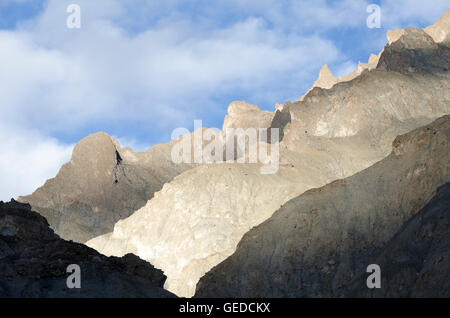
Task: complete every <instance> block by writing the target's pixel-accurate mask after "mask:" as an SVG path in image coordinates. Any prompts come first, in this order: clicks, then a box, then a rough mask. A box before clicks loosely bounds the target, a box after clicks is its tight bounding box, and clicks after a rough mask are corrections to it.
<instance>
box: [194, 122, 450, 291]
mask: <svg viewBox="0 0 450 318" xmlns="http://www.w3.org/2000/svg"><path fill="white" fill-rule="evenodd" d="M449 155H450V116H448V115H447V116H444V117H442V118H439V119H438V120H436V121H435V122H433V123H431V124H430V125H428V126H424V127H421V128H419V129H416V130H414V131H412V132H409V133H407V134H405V135H401V136H399V137H397V138H396V139H395V141H394V142H393V144H392V152H391V154H390V155H389V156H388V157H386V158H385V159H383V160H382V161H380V162H378V163H376V164H375V165H373V166H371V167H369V168H368V169H365V170H363V171H361V172H359V173H357V174H355V175H353V176H351V177H349V178H346V179H342V180H338V181H335V182H333V183H330V184H328V185H326V186H324V187H321V188H318V189H312V190H309V191H307V192H305V193H304V194H302V195H300V196H298V197H296V198H294V199H292V200H290V201H289V202H287V203H286V204H284V205H283V207H281V208H280V209H279V210H278V211H277V212H275V213H274V215H273V216H272V217H271V218H269V219H268V220H267V221H265V222H264V223H262V224H261V225H259V226H258V227H256V228H254V229H252V230H250V231H249V232H248V233H247V234H246V235H245V236H244V238H243V239H242V240H241V242H240V243H239V246H238V248H237V251H236V252H235V253H234V254H233V255H232V256H231V257H229V258H228V259H227V260H225V261H224V262H222V263H221V264H219V265H218V266H216V267H215V268H214V269H212V270H211V271H210V272H209V273H208V274H206V275H205V276H204V277H203V278H202V279H201V280H200V282H199V284H198V286H197V292H196V296H197V297H346V296H353V297H355V296H357V297H371V296H375V297H448V296H449V290H450V289H449V287H450V280H449V273H450V269H449V267H448V261H449V259H448V256H449V249H448V247H449V244H450V236H449V227H448V219H449V218H450V210H449V206H448V201H449V196H448V193H449V186H448V182H450V159H449V158H450V156H449ZM445 184H447V185H445ZM443 185H444V187H443V188H441V189H439V187H441V186H443ZM436 193H437V194H436ZM433 197H434V198H433ZM430 200H431V201H430ZM428 202H430V203H429V204H428V205H427V203H428ZM369 264H379V265H380V266H381V270H382V275H383V276H382V277H383V279H382V288H381V289H379V290H370V289H369V288H367V285H366V278H367V273H366V268H367V266H368V265H369Z"/></svg>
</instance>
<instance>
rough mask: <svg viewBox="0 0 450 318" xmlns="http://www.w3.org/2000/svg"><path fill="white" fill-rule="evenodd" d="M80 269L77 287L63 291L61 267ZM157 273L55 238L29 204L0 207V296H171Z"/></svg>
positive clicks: (146, 266)
mask: <svg viewBox="0 0 450 318" xmlns="http://www.w3.org/2000/svg"><path fill="white" fill-rule="evenodd" d="M71 264H77V265H79V266H80V270H81V272H80V273H81V275H80V278H81V280H80V281H81V286H80V287H81V288H79V289H77V288H75V289H69V288H68V287H67V284H66V281H67V278H68V276H69V275H70V273H67V267H68V266H69V265H71ZM165 280H166V277H165V276H164V275H163V273H162V272H161V271H160V270H157V269H155V268H154V267H153V266H152V265H151V264H149V263H147V262H144V261H143V260H141V259H139V258H138V257H137V256H135V255H132V254H129V255H126V256H124V257H122V258H117V257H106V256H104V255H101V254H99V253H98V252H96V251H95V250H93V249H91V248H89V247H87V246H84V245H82V244H78V243H73V242H68V241H65V240H62V239H60V238H59V237H58V236H57V235H56V234H55V233H54V232H53V230H51V229H50V228H49V225H48V223H47V221H46V220H45V218H43V217H42V216H41V215H39V214H37V213H35V212H33V211H31V208H30V206H29V205H25V204H21V203H17V202H14V201H13V202H10V203H3V202H0V297H2V298H5V297H7V298H9V297H13V298H17V297H21V298H22V297H25V298H54V297H64V298H67V297H120V298H123V297H158V298H159V297H174V295H172V294H171V293H169V292H167V291H165V290H164V289H163V288H162V287H163V284H164V281H165Z"/></svg>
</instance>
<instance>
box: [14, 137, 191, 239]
mask: <svg viewBox="0 0 450 318" xmlns="http://www.w3.org/2000/svg"><path fill="white" fill-rule="evenodd" d="M174 142H175V141H173V142H171V143H168V144H165V145H156V146H154V147H152V148H151V149H150V150H148V151H147V152H144V153H136V152H134V151H132V150H131V149H130V148H121V147H120V144H119V143H118V142H117V141H116V140H115V139H114V138H112V137H110V136H109V135H107V134H106V133H103V132H100V133H96V134H93V135H90V136H88V137H86V138H84V139H83V140H81V141H80V142H79V143H78V144H77V145H76V146H75V148H74V150H73V154H72V158H71V160H70V162H68V163H67V164H65V165H64V166H63V167H62V168H61V170H60V171H59V173H58V175H57V176H56V177H55V178H53V179H50V180H48V181H47V182H46V183H45V185H44V186H42V187H41V188H39V189H37V190H36V191H35V192H34V193H33V194H32V195H30V196H24V197H20V198H19V199H18V200H19V201H20V202H23V203H29V204H30V205H31V206H32V207H33V210H35V211H37V212H39V213H40V214H41V215H43V216H45V217H46V218H47V220H48V222H49V223H50V226H51V227H52V229H54V230H55V232H56V233H57V234H58V235H60V236H61V237H63V238H64V239H67V240H73V241H76V242H86V241H87V240H89V239H91V238H93V237H96V236H99V235H102V234H105V233H108V232H111V231H112V230H113V227H114V224H115V223H116V222H117V221H119V220H121V219H123V218H126V217H128V216H130V215H131V214H132V213H133V212H134V211H136V210H138V209H139V208H141V207H142V206H144V205H145V204H146V203H147V201H148V200H150V199H151V198H152V197H153V194H154V193H155V192H156V191H159V190H160V189H161V188H162V186H163V184H164V183H166V182H168V181H170V180H172V179H173V178H174V177H175V176H176V175H178V174H180V173H181V172H183V171H185V170H187V169H190V168H192V167H193V166H194V165H192V164H179V165H176V164H174V163H173V162H172V160H171V149H172V145H173V143H174Z"/></svg>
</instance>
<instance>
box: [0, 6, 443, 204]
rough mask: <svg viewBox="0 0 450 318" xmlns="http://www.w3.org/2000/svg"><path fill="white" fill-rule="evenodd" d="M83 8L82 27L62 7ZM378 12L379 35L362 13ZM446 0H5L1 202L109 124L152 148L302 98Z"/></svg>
mask: <svg viewBox="0 0 450 318" xmlns="http://www.w3.org/2000/svg"><path fill="white" fill-rule="evenodd" d="M71 3H76V4H79V5H80V7H81V23H82V26H81V29H68V28H67V27H66V19H67V16H68V14H67V13H66V8H67V6H68V5H69V4H71ZM371 3H375V4H378V5H380V7H381V10H382V11H381V28H379V29H369V28H368V27H367V26H366V19H367V17H368V15H369V13H367V12H366V8H367V6H368V5H369V4H371ZM448 9H450V3H449V1H447V0H445V1H441V0H435V1H433V3H432V4H430V1H418V0H396V1H394V0H392V1H362V0H361V1H360V0H357V1H356V0H343V1H325V0H314V1H298V0H286V1H283V0H247V1H245V0H216V1H214V0H191V1H189V0H165V1H150V0H149V1H145V0H134V1H130V0H96V1H92V0H70V1H66V0H0V85H1V86H0V87H1V89H0V105H1V107H0V118H1V119H0V142H1V143H2V146H3V149H4V151H3V152H2V153H1V154H0V173H1V174H2V176H3V177H2V178H1V181H0V199H3V200H6V199H9V198H10V197H14V196H17V195H21V194H27V193H29V192H31V191H33V190H34V189H35V188H36V187H37V186H39V185H41V184H42V183H43V182H44V181H45V180H46V179H47V178H49V177H52V176H54V175H55V174H56V172H57V171H58V169H59V167H60V166H61V164H62V163H64V162H66V161H67V160H68V159H69V158H70V153H71V149H72V147H73V144H74V143H76V142H77V141H79V140H80V139H81V138H83V137H85V136H86V135H88V134H90V133H93V132H96V131H106V132H107V133H109V134H110V135H112V136H114V137H116V138H118V139H119V140H120V141H121V142H122V143H124V144H125V145H129V146H131V147H132V148H134V149H136V150H140V151H143V150H145V149H148V148H149V147H150V146H151V145H153V144H156V143H163V142H167V141H168V140H169V139H170V135H171V132H172V131H173V129H175V128H177V127H186V128H189V129H192V126H193V121H194V119H201V120H202V121H203V124H204V125H205V126H208V127H219V128H220V127H221V126H222V122H223V118H224V116H225V115H226V110H227V106H228V104H229V103H230V102H231V101H233V100H245V101H247V102H249V103H252V104H256V105H258V106H259V107H260V108H262V109H267V110H273V109H274V105H275V104H276V103H283V102H285V101H288V100H296V99H298V98H299V97H300V96H302V95H303V94H304V93H305V92H306V91H307V90H308V89H309V88H310V87H311V85H312V84H313V82H314V81H315V80H316V78H317V75H318V72H319V70H320V68H321V67H322V65H323V64H325V63H327V64H328V65H329V66H330V69H331V70H332V72H333V73H334V75H336V76H337V75H345V74H346V73H349V72H351V71H353V70H354V68H355V67H356V65H357V63H358V61H362V62H367V59H368V57H369V55H370V53H375V54H377V53H378V52H379V51H380V50H381V49H382V48H383V46H384V45H385V43H386V36H385V34H386V31H387V30H388V29H395V28H399V27H401V28H404V27H406V26H409V25H411V26H414V27H421V28H422V27H425V26H427V25H429V24H432V23H434V22H435V21H436V20H437V19H438V18H439V17H440V16H441V15H442V14H443V13H444V11H445V10H448Z"/></svg>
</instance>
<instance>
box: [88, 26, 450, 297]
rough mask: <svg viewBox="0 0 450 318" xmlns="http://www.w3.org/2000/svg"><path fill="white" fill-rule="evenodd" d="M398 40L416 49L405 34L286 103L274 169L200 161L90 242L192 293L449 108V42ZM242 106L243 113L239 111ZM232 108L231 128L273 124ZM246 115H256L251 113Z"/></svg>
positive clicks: (275, 122) (280, 113)
mask: <svg viewBox="0 0 450 318" xmlns="http://www.w3.org/2000/svg"><path fill="white" fill-rule="evenodd" d="M429 39H431V42H429ZM398 41H402V43H408V45H409V46H408V48H404V47H403V44H401V45H399V44H397V45H396V43H397V42H393V43H392V44H390V45H388V46H386V47H385V49H384V50H383V52H382V53H381V54H380V57H379V62H378V64H377V67H376V68H367V69H365V70H363V71H362V72H361V74H360V75H359V76H357V77H355V78H354V79H352V80H350V81H347V82H338V83H336V84H334V85H333V86H332V87H331V88H330V89H324V88H319V87H315V88H313V89H312V90H311V91H310V92H309V93H308V94H307V95H306V96H305V97H304V98H303V99H302V100H301V101H298V102H296V103H286V104H285V105H283V106H282V107H277V108H278V109H277V112H276V113H275V115H274V116H273V119H272V123H271V124H270V127H279V128H280V129H282V130H283V135H282V136H283V137H282V139H281V141H280V142H279V144H278V146H279V169H278V170H277V172H276V173H275V174H273V175H262V174H261V173H260V170H259V168H260V165H251V164H237V163H234V164H209V165H203V166H200V167H197V168H195V169H191V170H189V171H186V172H184V173H182V174H180V175H179V176H177V177H176V178H175V179H174V180H173V181H171V182H169V183H167V184H166V185H164V187H163V189H162V190H161V191H160V192H158V193H157V194H156V195H155V197H154V198H153V199H151V200H150V201H149V202H148V203H147V204H146V205H145V206H144V207H142V208H141V209H139V210H138V211H137V212H136V213H134V214H133V215H132V216H131V217H129V218H126V219H124V220H121V221H120V222H118V223H117V224H116V225H115V227H114V231H113V232H112V233H110V234H107V235H103V236H100V237H97V238H95V239H93V240H90V241H89V242H87V244H88V245H89V246H91V247H94V248H95V249H97V250H99V251H101V252H102V253H105V254H107V255H119V256H120V255H123V254H126V253H128V252H131V253H136V254H137V255H139V256H141V257H142V258H144V259H146V260H149V261H151V262H152V263H153V264H155V266H156V267H158V268H160V269H162V270H163V271H164V272H165V274H166V275H167V276H168V280H167V282H166V288H168V289H169V290H170V291H172V292H174V293H176V294H177V295H180V296H192V295H193V294H194V292H195V286H196V284H197V281H198V279H199V278H200V277H201V276H202V275H203V274H204V273H205V272H207V271H208V270H210V269H211V268H213V267H214V266H215V265H217V264H218V263H219V262H221V261H222V260H224V259H226V258H227V257H229V256H230V255H231V254H233V252H234V251H235V249H236V247H237V245H238V243H239V241H240V240H241V238H242V237H243V235H244V234H245V233H246V232H247V231H248V230H250V229H251V228H252V227H255V226H257V225H259V224H260V223H261V222H264V221H265V220H267V219H268V218H269V217H270V216H271V215H272V214H273V213H274V211H276V209H278V208H279V207H280V206H282V205H283V204H284V203H286V202H287V201H288V200H290V199H292V198H295V197H297V196H299V195H300V194H302V193H303V192H305V191H306V190H308V189H311V188H317V187H321V186H324V185H325V184H327V183H330V182H332V181H334V180H336V179H341V178H346V177H349V176H351V175H353V174H355V173H357V172H359V171H361V170H363V169H366V168H368V167H369V166H371V165H373V164H374V163H376V162H377V161H379V160H381V159H383V158H385V157H386V156H387V155H389V153H390V151H391V149H392V148H391V145H392V141H393V140H394V139H395V137H396V136H398V135H400V134H403V133H406V132H408V131H411V130H413V129H415V128H417V127H420V126H423V125H426V124H429V123H430V122H432V121H433V120H435V119H436V118H438V117H441V116H443V115H445V114H448V113H449V112H450V102H449V100H450V95H449V94H450V93H449V90H448V86H449V78H448V72H447V71H445V68H447V69H448V60H445V59H443V58H441V57H442V56H443V55H445V54H448V50H449V48H448V47H447V46H445V45H442V44H439V45H438V44H436V43H435V42H434V41H433V39H432V38H431V37H430V36H428V35H427V34H426V33H425V32H423V31H420V32H415V31H412V32H409V31H408V32H405V34H404V35H403V36H402V37H400V39H399V40H398ZM415 43H416V44H417V46H418V47H417V48H415V47H414V45H415ZM426 43H429V46H425V47H424V44H426ZM402 47H403V48H402ZM402 50H403V51H404V50H407V51H408V53H407V54H404V53H402V52H403V51H402ZM414 50H415V51H417V56H421V55H422V54H427V56H431V57H432V59H431V61H432V64H430V65H428V64H426V63H427V60H426V59H421V60H420V61H422V63H425V64H424V65H422V66H421V67H418V66H419V65H418V64H417V61H418V60H414V59H411V58H410V55H409V54H410V53H411V51H414ZM402 57H404V58H405V59H404V60H402ZM372 60H376V59H375V58H372ZM381 61H383V64H382V65H380V62H381ZM372 62H373V61H372ZM373 63H374V62H373ZM408 63H413V65H412V66H411V67H413V69H414V71H412V72H410V71H409V66H408ZM439 63H440V65H439ZM372 65H373V64H372ZM235 108H236V109H239V111H238V112H237V113H242V117H244V118H242V119H238V120H237V121H235V119H233V120H231V119H230V118H235V116H234V114H235V113H236V112H235V110H236V109H235ZM229 111H231V113H232V114H231V115H230V116H229V117H228V119H227V122H226V124H225V125H224V126H228V125H231V122H242V123H247V122H252V125H253V124H254V125H257V124H258V125H266V124H267V122H268V120H266V114H265V113H263V114H261V113H260V111H258V110H257V108H255V107H254V106H251V105H248V104H241V102H240V103H239V104H237V105H236V107H235V106H233V107H231V109H229ZM246 113H250V114H251V116H252V117H253V118H251V119H250V118H245V114H246ZM249 116H250V115H249ZM267 117H269V115H267ZM254 119H255V123H253V120H254ZM262 128H264V127H262Z"/></svg>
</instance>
